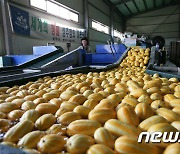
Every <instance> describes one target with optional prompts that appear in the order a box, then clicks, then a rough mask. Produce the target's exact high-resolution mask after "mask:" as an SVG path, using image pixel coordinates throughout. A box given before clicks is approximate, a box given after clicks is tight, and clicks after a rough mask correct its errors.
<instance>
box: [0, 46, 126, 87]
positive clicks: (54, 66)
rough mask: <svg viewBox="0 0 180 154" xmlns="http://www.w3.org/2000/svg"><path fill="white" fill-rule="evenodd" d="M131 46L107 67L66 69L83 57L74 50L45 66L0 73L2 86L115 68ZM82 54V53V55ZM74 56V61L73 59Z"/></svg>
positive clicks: (0, 84)
mask: <svg viewBox="0 0 180 154" xmlns="http://www.w3.org/2000/svg"><path fill="white" fill-rule="evenodd" d="M128 50H129V48H128V49H127V50H126V51H125V52H124V53H123V55H122V56H121V57H120V58H119V60H118V61H117V62H116V63H114V64H110V65H107V66H105V67H102V66H79V67H76V68H73V69H70V70H65V68H68V67H69V66H71V65H73V64H75V63H77V62H76V61H78V63H79V60H78V59H82V57H80V55H81V54H80V52H79V51H73V52H71V53H69V55H71V56H69V58H67V56H65V55H64V56H63V57H62V58H58V60H57V61H55V62H54V63H50V64H49V65H48V66H47V67H44V68H38V69H31V70H30V69H29V70H27V69H22V70H18V72H19V74H17V72H16V71H15V72H14V73H15V74H10V75H8V76H2V75H0V86H13V85H21V84H23V83H25V82H28V81H35V80H37V79H38V78H40V77H44V76H58V75H61V74H66V73H71V74H76V73H88V72H100V71H106V70H110V69H113V68H115V67H117V66H119V64H120V63H121V61H122V60H123V58H124V57H125V56H126V54H127V52H128ZM81 56H82V55H81ZM71 58H73V61H72V59H71Z"/></svg>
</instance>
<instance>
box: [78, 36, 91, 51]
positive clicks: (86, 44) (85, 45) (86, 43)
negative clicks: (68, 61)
mask: <svg viewBox="0 0 180 154" xmlns="http://www.w3.org/2000/svg"><path fill="white" fill-rule="evenodd" d="M78 49H84V50H85V51H86V53H92V51H91V48H90V46H89V41H88V39H87V37H83V38H82V39H81V46H80V47H79V48H78Z"/></svg>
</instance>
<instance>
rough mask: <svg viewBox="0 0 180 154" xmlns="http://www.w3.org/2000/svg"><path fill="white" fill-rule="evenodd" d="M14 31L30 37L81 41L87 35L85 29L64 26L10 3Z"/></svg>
mask: <svg viewBox="0 0 180 154" xmlns="http://www.w3.org/2000/svg"><path fill="white" fill-rule="evenodd" d="M10 10H11V18H12V25H13V29H14V32H15V33H17V34H21V35H26V36H29V37H34V38H39V39H44V40H51V41H58V42H71V43H79V42H80V40H81V38H82V37H84V36H86V30H85V29H79V28H74V27H68V26H64V25H62V24H60V23H57V22H54V21H49V20H46V19H43V18H41V17H38V16H36V15H34V14H32V13H31V12H28V11H25V10H22V9H20V8H18V7H16V6H14V5H10Z"/></svg>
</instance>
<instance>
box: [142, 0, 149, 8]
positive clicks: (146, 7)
mask: <svg viewBox="0 0 180 154" xmlns="http://www.w3.org/2000/svg"><path fill="white" fill-rule="evenodd" d="M143 3H144V6H145V10H147V9H148V8H147V4H146V1H145V0H143Z"/></svg>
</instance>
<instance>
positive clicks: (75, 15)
mask: <svg viewBox="0 0 180 154" xmlns="http://www.w3.org/2000/svg"><path fill="white" fill-rule="evenodd" d="M69 17H70V20H73V21H75V22H78V21H79V16H78V14H77V13H74V12H70V14H69Z"/></svg>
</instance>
